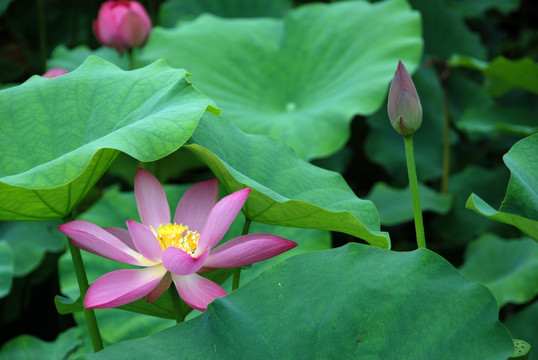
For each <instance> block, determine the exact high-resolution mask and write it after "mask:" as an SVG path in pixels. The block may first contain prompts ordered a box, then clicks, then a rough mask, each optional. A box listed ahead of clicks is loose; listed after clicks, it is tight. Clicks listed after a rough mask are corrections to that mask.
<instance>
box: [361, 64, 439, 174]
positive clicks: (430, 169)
mask: <svg viewBox="0 0 538 360" xmlns="http://www.w3.org/2000/svg"><path fill="white" fill-rule="evenodd" d="M413 81H414V83H415V86H416V88H417V91H418V94H419V96H420V97H422V98H423V101H422V111H423V120H422V125H421V127H420V128H419V129H418V130H417V132H416V133H415V134H414V135H413V142H414V149H415V161H416V167H417V176H418V178H419V180H422V181H426V180H432V179H436V178H438V177H440V176H441V174H442V172H443V170H442V159H443V126H444V125H443V124H444V123H443V115H442V114H443V94H442V89H441V84H440V83H439V80H438V79H437V74H436V73H435V70H434V69H432V68H428V69H426V68H420V69H419V71H417V73H416V74H415V75H414V76H413ZM368 125H370V127H371V128H372V131H370V133H369V134H368V137H367V139H366V145H365V150H366V153H367V155H368V158H369V159H370V160H372V161H373V162H375V163H376V164H378V165H380V166H382V167H383V169H385V171H386V172H387V173H389V174H390V175H391V176H392V177H393V178H395V179H396V181H400V182H401V183H402V184H407V183H408V176H407V167H406V160H405V150H404V143H403V139H402V136H401V135H399V134H398V133H397V132H396V131H394V128H393V127H392V126H391V125H390V120H389V117H388V115H387V109H386V107H383V108H381V109H380V110H379V111H378V112H377V113H375V114H374V115H373V116H371V117H370V118H369V119H368Z"/></svg>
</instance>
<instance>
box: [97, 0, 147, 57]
mask: <svg viewBox="0 0 538 360" xmlns="http://www.w3.org/2000/svg"><path fill="white" fill-rule="evenodd" d="M93 32H94V33H95V36H96V37H97V39H98V40H99V41H100V42H101V43H102V44H103V45H105V46H108V47H112V48H114V49H116V50H117V51H118V52H119V53H120V54H123V52H124V51H125V50H126V49H130V48H133V47H141V46H144V44H146V41H147V40H148V36H149V33H150V32H151V20H150V19H149V16H148V13H147V12H146V10H145V9H144V7H143V6H142V5H141V4H140V3H139V2H137V1H128V0H119V1H107V2H105V3H104V4H103V5H101V8H100V9H99V14H98V16H97V20H95V21H94V22H93Z"/></svg>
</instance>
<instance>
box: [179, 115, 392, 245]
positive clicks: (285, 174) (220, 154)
mask: <svg viewBox="0 0 538 360" xmlns="http://www.w3.org/2000/svg"><path fill="white" fill-rule="evenodd" d="M185 148H186V149H188V150H191V151H192V152H193V153H195V154H196V155H197V156H198V157H199V158H200V159H201V160H202V161H204V162H205V163H206V164H207V166H208V167H209V168H210V169H211V171H212V172H213V173H214V174H215V175H216V176H217V177H218V179H219V181H220V183H221V184H222V185H223V186H224V187H225V188H226V190H227V191H228V192H230V193H231V192H233V191H237V190H240V189H243V188H246V187H250V188H252V191H251V193H250V195H249V197H248V200H247V202H246V204H245V207H244V208H243V212H244V214H245V215H246V216H247V217H248V218H249V219H250V220H251V221H255V222H260V223H264V224H271V225H279V226H291V227H300V228H311V229H320V230H331V231H339V232H344V233H347V234H350V235H353V236H356V237H358V238H361V239H364V240H365V241H367V242H369V243H370V244H372V245H375V246H380V247H383V248H389V247H390V239H389V236H388V234H387V233H384V232H381V231H380V225H379V215H378V213H377V210H376V208H375V206H374V205H373V204H372V202H371V201H368V200H362V199H359V198H357V197H356V196H355V194H354V193H353V191H352V190H351V189H350V188H349V186H348V185H347V183H346V182H345V180H344V179H343V178H342V176H341V175H340V174H338V173H335V172H332V171H328V170H325V169H322V168H319V167H317V166H314V165H311V164H309V163H308V162H306V161H304V160H301V159H299V158H298V157H297V156H296V155H295V154H294V153H293V151H292V149H291V148H289V147H288V146H287V145H285V144H282V143H280V142H278V141H275V140H273V139H271V138H269V137H266V136H262V135H254V134H245V133H243V132H242V131H241V130H239V129H238V128H237V127H235V126H234V125H233V124H232V123H230V122H228V121H226V119H225V118H217V117H216V116H214V115H210V114H208V115H207V116H204V117H203V118H202V121H200V123H199V124H198V127H197V128H196V131H195V132H194V134H193V135H192V138H191V139H190V140H189V142H188V144H187V145H185Z"/></svg>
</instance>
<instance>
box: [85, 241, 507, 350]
mask: <svg viewBox="0 0 538 360" xmlns="http://www.w3.org/2000/svg"><path fill="white" fill-rule="evenodd" d="M381 268H382V271H381V270H380V269H381ZM320 269H322V271H320ZM497 317H498V308H497V303H496V302H495V299H494V297H493V296H492V295H491V293H490V292H489V291H488V290H487V289H486V288H485V287H484V286H483V285H481V284H478V283H473V282H470V281H469V280H467V279H465V278H464V277H463V276H462V275H461V274H460V273H459V272H458V271H457V270H456V269H454V268H453V267H452V266H451V265H450V264H449V263H448V262H447V261H446V260H444V259H443V258H441V257H440V256H439V255H437V254H435V253H433V252H431V251H429V250H424V249H420V250H416V251H413V252H402V253H398V252H391V251H387V250H384V249H379V248H376V247H373V246H366V245H361V244H348V245H345V246H343V247H340V248H337V249H332V250H328V251H321V252H317V253H310V254H305V255H298V256H294V257H292V258H290V259H288V260H285V261H284V262H282V263H280V264H279V265H277V266H274V267H272V268H270V269H269V270H267V271H265V272H264V273H262V274H261V275H260V276H259V277H258V278H256V279H255V280H253V281H251V282H250V283H248V284H246V285H245V286H243V287H241V288H239V289H238V290H237V291H234V292H233V293H231V294H229V295H228V296H226V297H224V298H219V299H216V300H215V301H213V302H212V303H211V304H210V305H209V307H208V309H207V310H206V312H205V313H204V314H202V315H201V316H199V317H197V318H196V319H193V320H190V321H188V322H186V323H183V324H180V325H178V326H175V327H173V328H171V329H167V330H165V331H162V332H160V333H159V334H156V335H153V336H150V337H147V338H144V339H137V340H136V341H126V342H123V343H119V344H115V345H112V346H110V347H108V348H106V349H104V350H103V351H101V352H99V353H97V354H93V355H89V356H88V358H89V359H95V360H97V359H99V360H105V359H115V360H121V359H147V358H166V357H167V356H170V354H176V355H177V356H179V357H182V356H183V357H184V358H188V359H230V358H236V357H238V356H239V357H240V358H242V359H253V358H257V357H259V356H260V354H263V357H264V358H266V359H308V358H310V359H333V358H335V356H336V357H337V358H341V359H371V360H376V359H392V358H394V357H395V354H397V355H396V356H397V358H399V359H467V360H472V359H477V360H478V359H480V360H483V359H490V360H493V359H499V360H501V359H502V360H505V359H506V358H507V357H508V356H510V354H512V351H513V344H512V339H511V337H510V335H509V334H508V332H507V331H506V329H505V328H504V327H503V326H502V324H501V323H500V322H499V321H498V318H497ZM336 354H337V355H336Z"/></svg>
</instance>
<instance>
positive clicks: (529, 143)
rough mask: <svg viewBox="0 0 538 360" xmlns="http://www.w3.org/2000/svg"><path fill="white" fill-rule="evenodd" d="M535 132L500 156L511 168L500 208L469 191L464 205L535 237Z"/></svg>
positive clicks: (537, 227) (537, 167)
mask: <svg viewBox="0 0 538 360" xmlns="http://www.w3.org/2000/svg"><path fill="white" fill-rule="evenodd" d="M537 153H538V134H535V135H532V136H529V137H526V138H524V139H522V140H520V141H518V142H517V143H515V144H514V146H512V148H511V149H510V151H509V152H508V153H506V154H505V155H504V156H503V161H504V163H505V164H506V166H507V167H508V169H510V172H511V176H510V181H509V182H508V188H507V190H506V195H505V197H504V200H503V202H502V205H501V207H500V208H499V210H495V209H493V208H492V207H491V206H490V205H489V204H488V203H487V202H485V201H484V200H482V199H481V198H480V197H479V196H478V195H476V194H471V196H469V198H468V199H467V203H466V204H465V206H466V207H467V208H468V209H471V210H473V211H475V212H476V213H478V214H480V215H482V216H484V217H486V218H488V219H491V220H495V221H499V222H502V223H505V224H510V225H513V226H515V227H517V228H518V229H519V230H521V231H523V232H524V233H525V234H527V235H528V236H530V237H531V238H533V239H534V240H536V241H538V157H537V156H536V154H537Z"/></svg>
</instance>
